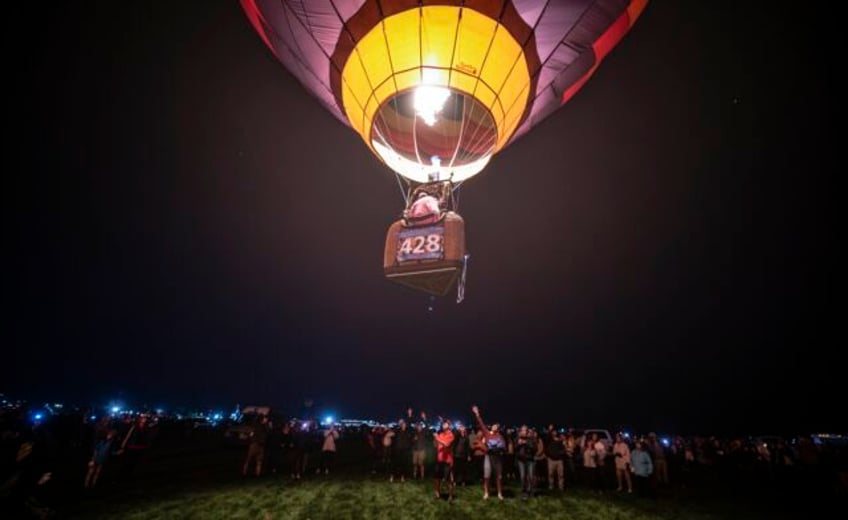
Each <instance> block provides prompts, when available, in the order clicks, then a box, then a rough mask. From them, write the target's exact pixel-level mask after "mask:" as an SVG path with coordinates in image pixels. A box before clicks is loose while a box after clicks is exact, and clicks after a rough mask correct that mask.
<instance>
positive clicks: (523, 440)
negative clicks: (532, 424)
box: [515, 425, 537, 500]
mask: <svg viewBox="0 0 848 520" xmlns="http://www.w3.org/2000/svg"><path fill="white" fill-rule="evenodd" d="M536 451H537V441H536V437H535V436H534V435H533V433H532V432H531V431H530V430H529V429H528V428H527V425H522V426H521V427H520V428H519V429H518V437H517V438H516V439H515V462H516V464H517V465H518V478H519V479H521V498H522V499H525V500H526V499H527V498H528V497H531V496H533V492H534V489H535V479H536Z"/></svg>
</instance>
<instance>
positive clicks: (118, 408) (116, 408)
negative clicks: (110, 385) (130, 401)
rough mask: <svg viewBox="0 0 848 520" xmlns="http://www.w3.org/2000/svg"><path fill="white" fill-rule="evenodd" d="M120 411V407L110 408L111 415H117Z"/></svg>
mask: <svg viewBox="0 0 848 520" xmlns="http://www.w3.org/2000/svg"><path fill="white" fill-rule="evenodd" d="M120 411H121V407H120V406H113V407H112V413H118V412H120Z"/></svg>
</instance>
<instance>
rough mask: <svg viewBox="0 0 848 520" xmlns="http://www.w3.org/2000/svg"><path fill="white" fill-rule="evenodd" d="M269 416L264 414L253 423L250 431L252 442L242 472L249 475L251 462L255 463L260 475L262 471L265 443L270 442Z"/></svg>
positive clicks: (257, 472)
mask: <svg viewBox="0 0 848 520" xmlns="http://www.w3.org/2000/svg"><path fill="white" fill-rule="evenodd" d="M267 425H268V417H267V416H265V415H263V416H262V418H261V419H260V420H259V422H258V423H256V424H254V425H253V428H252V429H251V431H250V444H249V445H248V447H247V457H245V459H244V466H243V467H242V470H241V473H242V475H244V476H247V471H248V467H249V466H250V464H251V463H253V464H254V465H255V473H256V476H257V477H258V476H259V475H260V474H261V473H262V462H263V461H264V460H265V444H266V443H267V442H268V426H267Z"/></svg>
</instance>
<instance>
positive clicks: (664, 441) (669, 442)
mask: <svg viewBox="0 0 848 520" xmlns="http://www.w3.org/2000/svg"><path fill="white" fill-rule="evenodd" d="M660 441H661V442H662V443H663V444H664V445H665V446H668V445H669V444H671V441H669V440H668V437H663V438H662V439H660Z"/></svg>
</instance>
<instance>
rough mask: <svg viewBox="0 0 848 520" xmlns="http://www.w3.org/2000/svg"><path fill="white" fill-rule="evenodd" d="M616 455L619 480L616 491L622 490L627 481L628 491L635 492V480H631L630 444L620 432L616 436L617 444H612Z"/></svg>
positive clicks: (616, 476)
mask: <svg viewBox="0 0 848 520" xmlns="http://www.w3.org/2000/svg"><path fill="white" fill-rule="evenodd" d="M612 452H613V454H614V455H615V478H616V480H617V481H618V488H617V489H616V491H622V490H623V488H622V484H623V483H624V482H626V483H627V492H628V493H632V492H633V482H631V481H630V446H628V445H627V443H626V442H625V441H624V437H622V436H621V434H620V433H618V434H616V436H615V444H613V446H612Z"/></svg>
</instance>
